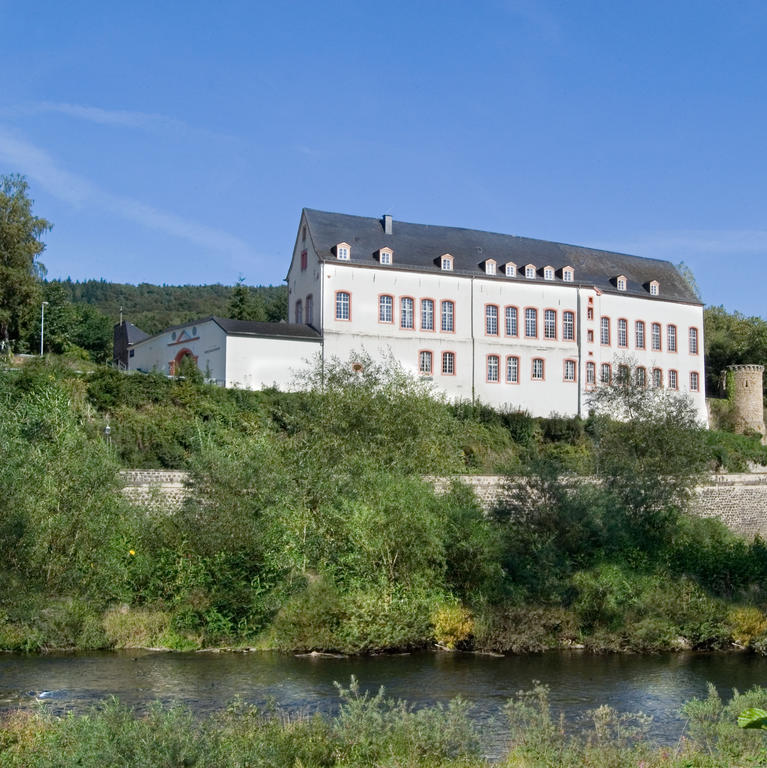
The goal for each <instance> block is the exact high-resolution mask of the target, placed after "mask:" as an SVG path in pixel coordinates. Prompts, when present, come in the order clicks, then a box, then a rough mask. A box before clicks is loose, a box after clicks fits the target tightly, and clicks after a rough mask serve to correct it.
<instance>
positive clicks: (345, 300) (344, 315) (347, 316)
mask: <svg viewBox="0 0 767 768" xmlns="http://www.w3.org/2000/svg"><path fill="white" fill-rule="evenodd" d="M351 317H352V295H351V294H350V293H349V292H348V291H336V320H351Z"/></svg>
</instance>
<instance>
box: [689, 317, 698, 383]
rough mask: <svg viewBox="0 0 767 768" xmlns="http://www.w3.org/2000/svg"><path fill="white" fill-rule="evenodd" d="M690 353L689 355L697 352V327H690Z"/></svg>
mask: <svg viewBox="0 0 767 768" xmlns="http://www.w3.org/2000/svg"><path fill="white" fill-rule="evenodd" d="M690 354H691V355H697V354H698V329H697V328H690ZM696 376H697V374H696Z"/></svg>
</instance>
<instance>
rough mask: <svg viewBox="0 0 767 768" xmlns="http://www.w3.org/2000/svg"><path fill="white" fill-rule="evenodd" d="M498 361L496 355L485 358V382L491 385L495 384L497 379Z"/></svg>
mask: <svg viewBox="0 0 767 768" xmlns="http://www.w3.org/2000/svg"><path fill="white" fill-rule="evenodd" d="M499 367H500V360H499V358H498V355H488V356H487V380H488V381H489V382H491V383H497V382H498V379H499V370H498V369H499Z"/></svg>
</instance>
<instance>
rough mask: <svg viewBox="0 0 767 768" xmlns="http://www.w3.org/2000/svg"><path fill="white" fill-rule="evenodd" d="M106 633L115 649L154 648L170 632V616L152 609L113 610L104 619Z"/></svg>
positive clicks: (123, 608) (124, 608)
mask: <svg viewBox="0 0 767 768" xmlns="http://www.w3.org/2000/svg"><path fill="white" fill-rule="evenodd" d="M103 624H104V632H105V633H106V637H107V640H108V642H109V644H110V645H111V646H112V647H114V648H153V647H157V646H159V645H160V640H161V638H162V637H163V635H164V634H165V633H166V632H167V631H168V629H169V626H170V616H169V615H168V613H167V612H165V611H160V610H152V609H150V608H130V607H129V606H127V605H122V606H119V607H116V608H111V609H110V610H108V611H107V612H106V614H105V615H104V618H103Z"/></svg>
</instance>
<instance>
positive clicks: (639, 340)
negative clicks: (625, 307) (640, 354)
mask: <svg viewBox="0 0 767 768" xmlns="http://www.w3.org/2000/svg"><path fill="white" fill-rule="evenodd" d="M634 343H635V344H636V348H637V349H644V343H645V342H644V320H637V321H636V323H634Z"/></svg>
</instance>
